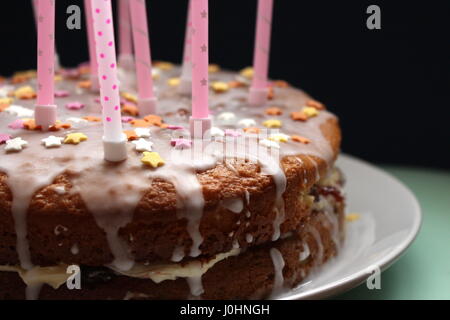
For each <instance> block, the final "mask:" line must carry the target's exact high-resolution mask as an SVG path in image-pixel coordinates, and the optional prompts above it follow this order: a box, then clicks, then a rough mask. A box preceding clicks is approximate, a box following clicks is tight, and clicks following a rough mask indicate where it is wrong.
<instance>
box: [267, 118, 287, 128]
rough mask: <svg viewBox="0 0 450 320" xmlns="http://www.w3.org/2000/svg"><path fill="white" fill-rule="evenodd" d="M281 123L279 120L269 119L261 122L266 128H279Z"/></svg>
mask: <svg viewBox="0 0 450 320" xmlns="http://www.w3.org/2000/svg"><path fill="white" fill-rule="evenodd" d="M281 124H282V122H281V121H280V120H275V119H270V120H266V121H264V122H263V126H264V127H266V128H281Z"/></svg>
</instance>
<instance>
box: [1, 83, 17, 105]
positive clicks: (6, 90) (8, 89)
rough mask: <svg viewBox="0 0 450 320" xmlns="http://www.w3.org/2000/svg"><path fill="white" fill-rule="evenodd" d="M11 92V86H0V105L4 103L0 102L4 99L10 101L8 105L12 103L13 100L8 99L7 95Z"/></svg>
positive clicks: (12, 88) (12, 89)
mask: <svg viewBox="0 0 450 320" xmlns="http://www.w3.org/2000/svg"><path fill="white" fill-rule="evenodd" d="M11 91H14V87H13V86H8V85H6V86H2V87H1V88H0V97H1V99H0V104H2V103H4V101H2V100H3V99H4V98H6V99H7V100H10V102H9V103H12V100H13V99H12V98H9V97H8V95H9V93H10V92H11Z"/></svg>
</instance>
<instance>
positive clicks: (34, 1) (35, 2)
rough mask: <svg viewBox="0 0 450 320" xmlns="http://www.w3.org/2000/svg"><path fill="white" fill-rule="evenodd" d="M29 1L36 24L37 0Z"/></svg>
mask: <svg viewBox="0 0 450 320" xmlns="http://www.w3.org/2000/svg"><path fill="white" fill-rule="evenodd" d="M31 3H32V5H33V14H34V22H35V23H36V25H37V18H38V0H31Z"/></svg>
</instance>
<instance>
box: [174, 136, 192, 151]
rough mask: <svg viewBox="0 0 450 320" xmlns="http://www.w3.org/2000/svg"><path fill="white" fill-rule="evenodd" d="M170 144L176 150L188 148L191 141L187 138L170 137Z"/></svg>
mask: <svg viewBox="0 0 450 320" xmlns="http://www.w3.org/2000/svg"><path fill="white" fill-rule="evenodd" d="M170 144H171V145H172V146H173V147H175V149H177V150H183V149H189V148H191V146H192V141H191V140H188V139H183V138H180V139H172V140H171V141H170Z"/></svg>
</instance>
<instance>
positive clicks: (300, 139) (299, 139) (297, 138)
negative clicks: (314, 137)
mask: <svg viewBox="0 0 450 320" xmlns="http://www.w3.org/2000/svg"><path fill="white" fill-rule="evenodd" d="M291 139H292V141H295V142H300V143H303V144H308V143H310V142H311V140H309V139H308V138H305V137H302V136H292V137H291Z"/></svg>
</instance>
